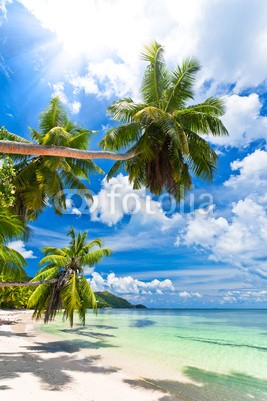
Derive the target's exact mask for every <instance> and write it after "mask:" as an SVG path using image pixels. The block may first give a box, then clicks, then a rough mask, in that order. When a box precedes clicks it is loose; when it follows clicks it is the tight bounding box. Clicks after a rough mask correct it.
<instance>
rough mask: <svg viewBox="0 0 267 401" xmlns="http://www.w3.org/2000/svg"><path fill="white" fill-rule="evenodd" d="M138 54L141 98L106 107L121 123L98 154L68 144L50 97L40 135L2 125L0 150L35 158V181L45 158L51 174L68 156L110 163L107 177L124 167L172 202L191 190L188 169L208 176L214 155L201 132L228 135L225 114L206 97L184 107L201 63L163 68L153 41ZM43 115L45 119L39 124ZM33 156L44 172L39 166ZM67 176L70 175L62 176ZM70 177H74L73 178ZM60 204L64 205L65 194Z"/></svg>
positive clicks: (133, 177)
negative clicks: (22, 134) (28, 137)
mask: <svg viewBox="0 0 267 401" xmlns="http://www.w3.org/2000/svg"><path fill="white" fill-rule="evenodd" d="M142 58H143V59H144V60H145V61H146V62H148V63H149V64H148V67H147V69H146V71H145V74H144V78H143V83H142V86H141V95H142V98H143V101H142V102H141V103H138V102H134V101H133V100H132V99H131V98H125V99H122V100H119V101H116V102H114V103H113V105H112V106H111V107H109V108H108V110H109V112H110V114H111V115H112V116H113V118H114V119H115V120H117V121H118V122H120V123H121V125H120V126H119V127H116V128H112V129H111V130H110V131H109V132H108V133H107V135H106V136H105V137H104V139H103V140H102V141H101V142H100V145H101V146H102V147H103V149H104V150H103V151H89V150H86V149H87V147H86V146H80V143H79V145H77V143H76V144H75V145H74V144H73V142H72V139H71V138H72V135H70V136H69V135H66V132H68V133H69V134H70V133H71V132H69V128H70V127H69V125H68V124H69V123H67V121H68V120H67V119H66V115H65V117H64V113H63V111H62V106H60V110H59V112H58V111H57V109H58V106H59V100H58V99H53V100H52V101H51V103H50V106H49V108H48V110H47V112H46V113H48V114H47V116H48V118H47V117H46V114H43V115H42V116H41V133H40V134H39V133H36V131H34V130H32V136H33V139H34V140H35V141H36V142H35V143H32V142H29V141H26V140H25V139H23V138H21V137H19V136H17V135H14V134H12V133H9V132H7V131H6V129H5V128H2V129H1V130H0V152H3V153H7V154H14V155H20V157H21V155H38V156H37V157H34V158H33V159H31V160H34V161H36V160H39V162H38V163H37V165H36V166H34V167H35V169H34V170H35V171H36V172H37V176H38V179H39V178H40V177H42V176H43V175H44V174H45V173H44V171H43V170H45V169H46V166H45V163H43V161H44V160H45V161H46V160H48V161H47V162H46V164H47V165H48V166H49V169H50V170H51V171H55V170H56V168H59V167H60V168H61V169H62V168H63V166H64V168H63V171H64V172H65V171H66V169H65V167H66V168H68V167H67V165H70V163H69V160H70V159H71V158H73V160H75V164H77V163H78V160H83V162H85V161H87V162H88V161H89V160H90V159H110V160H117V162H116V163H115V164H114V166H113V167H112V169H111V171H110V173H109V176H108V177H110V176H112V175H114V174H115V173H116V172H117V171H118V170H120V169H121V168H122V167H123V166H124V167H125V168H126V171H127V172H128V173H129V178H130V181H131V182H133V184H134V188H140V186H142V185H144V186H145V187H147V188H149V189H150V191H151V192H152V193H154V194H157V195H158V194H160V193H161V192H162V191H163V190H164V189H166V190H167V192H169V193H170V194H172V195H174V196H175V198H176V199H178V200H179V199H180V198H181V197H182V196H183V195H184V193H185V192H186V191H187V190H188V189H190V188H191V187H192V178H191V174H192V173H193V174H195V175H196V176H197V177H201V178H204V179H207V180H211V179H212V177H213V173H214V170H215V167H216V161H217V155H216V153H215V152H214V150H213V149H212V148H211V147H210V146H209V144H208V143H207V141H206V140H204V139H203V138H202V137H201V135H202V134H211V135H219V136H220V135H227V134H228V133H227V130H226V128H225V127H224V125H223V123H222V122H221V120H220V117H221V116H222V115H223V114H224V105H223V101H222V99H217V98H214V97H210V98H208V99H207V100H205V101H204V102H203V103H200V104H197V105H189V106H188V102H189V101H190V100H192V99H193V97H194V94H193V84H194V81H195V75H196V73H197V72H198V71H199V70H200V64H199V62H198V61H197V60H196V59H194V58H191V59H187V60H185V61H184V62H183V63H182V65H181V66H179V65H178V66H177V68H176V69H175V70H173V71H171V72H169V71H168V70H167V68H166V65H165V62H164V59H163V47H162V46H161V45H160V44H158V43H157V42H155V41H154V42H152V43H151V44H150V45H148V46H146V47H145V51H144V52H143V53H142ZM62 113H63V114H62ZM44 117H45V118H44ZM43 118H44V120H47V121H48V122H49V123H48V124H46V123H44V124H43ZM71 127H72V125H71ZM75 127H76V126H75ZM77 130H78V131H79V128H78V127H76V128H75V129H74V131H75V132H76V131H77ZM70 131H72V129H71V130H70ZM85 131H86V130H85ZM87 132H88V131H87ZM78 137H80V136H79V135H78ZM82 137H83V139H84V138H85V137H86V134H85V133H84V135H82ZM75 141H76V140H75ZM78 142H80V141H78ZM83 145H85V142H83ZM120 149H123V150H125V149H126V152H125V153H122V154H121V153H115V152H117V151H118V150H120ZM55 156H57V157H55ZM15 157H16V156H15ZM64 157H65V158H67V159H66V160H65V159H64ZM26 160H28V158H27V157H26ZM40 160H41V165H42V166H44V169H41V168H40V167H39V163H40ZM86 165H87V163H86ZM56 166H57V167H56ZM87 166H88V165H87ZM90 167H92V168H93V170H95V169H96V166H95V165H92V164H90ZM40 170H42V171H41V173H40ZM76 171H77V169H76ZM78 171H79V172H80V170H78ZM75 174H76V173H75ZM23 175H24V174H22V176H23ZM34 175H35V174H34ZM69 176H70V174H68V180H69V179H70V177H69ZM52 177H53V179H52V182H53V186H52V190H50V191H49V189H48V188H46V187H47V186H48V185H45V183H44V180H43V179H41V184H40V185H42V186H43V187H45V188H46V191H45V190H44V189H43V190H42V191H38V192H37V195H36V196H35V198H36V199H35V209H36V210H34V207H32V208H31V210H27V213H28V214H29V215H30V217H31V218H35V217H36V215H38V213H39V212H40V210H41V209H42V207H44V206H45V201H44V197H45V194H46V195H47V196H50V197H52V199H53V196H54V194H55V191H54V188H55V187H57V189H58V187H60V186H61V185H60V183H59V181H58V177H55V176H54V174H53V175H52ZM72 177H73V176H72ZM54 178H55V179H54ZM22 180H23V177H22ZM25 181H26V180H24V184H25ZM70 181H71V182H73V180H72V178H71V179H70ZM73 183H74V182H73ZM76 187H77V188H79V186H76ZM51 192H52V194H51ZM31 195H32V193H31V194H30V193H29V192H28V191H26V193H25V196H24V201H25V200H26V203H27V204H30V203H31V197H32V196H31ZM25 198H26V199H25ZM61 202H62V207H64V206H65V205H64V196H63V198H62V200H61ZM40 205H41V206H40ZM59 209H60V208H59ZM59 212H60V210H59Z"/></svg>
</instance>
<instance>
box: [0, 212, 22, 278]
mask: <svg viewBox="0 0 267 401" xmlns="http://www.w3.org/2000/svg"><path fill="white" fill-rule="evenodd" d="M24 233H25V227H24V225H23V223H22V222H21V221H20V220H19V219H18V218H16V217H15V216H13V215H12V214H11V213H10V212H9V211H8V209H6V208H2V207H0V278H1V281H7V280H18V279H19V280H23V279H24V278H26V273H25V270H24V267H25V266H26V265H27V262H26V260H25V259H24V257H23V256H22V255H21V254H20V253H19V252H17V251H15V250H14V249H12V248H10V247H9V246H7V242H8V241H9V240H11V239H14V238H19V237H21V236H23V234H24Z"/></svg>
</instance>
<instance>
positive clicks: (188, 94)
mask: <svg viewBox="0 0 267 401" xmlns="http://www.w3.org/2000/svg"><path fill="white" fill-rule="evenodd" d="M200 68H201V66H200V64H199V62H198V60H197V59H195V58H190V59H186V60H184V61H183V63H182V65H181V66H179V65H178V66H177V68H176V70H174V71H173V72H172V74H171V78H170V83H169V86H168V89H167V90H166V105H165V111H168V112H172V111H173V110H176V109H178V108H181V107H184V105H185V103H186V101H187V100H188V99H193V84H194V82H195V75H196V73H197V72H198V71H199V70H200Z"/></svg>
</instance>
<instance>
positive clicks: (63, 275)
mask: <svg viewBox="0 0 267 401" xmlns="http://www.w3.org/2000/svg"><path fill="white" fill-rule="evenodd" d="M67 235H68V236H69V237H70V243H69V247H67V248H53V247H45V248H43V252H44V254H45V257H44V258H43V259H42V260H41V261H40V263H39V265H40V266H41V265H45V266H44V267H43V268H42V269H41V270H40V271H39V272H38V273H37V275H36V276H35V277H34V278H33V280H32V281H39V280H52V279H55V282H54V283H53V284H52V285H51V284H40V285H39V286H38V287H37V288H36V290H35V291H34V292H33V294H32V295H31V297H30V299H29V303H28V306H29V307H30V308H33V309H34V314H33V317H35V318H37V319H39V318H41V317H42V315H43V313H44V321H45V323H47V322H49V321H51V320H52V319H53V318H54V317H55V315H56V313H57V312H58V311H59V310H61V309H63V310H64V317H65V318H66V319H68V320H69V322H70V325H71V326H73V318H74V311H75V310H76V311H78V314H79V317H80V320H81V322H82V323H83V324H85V315H86V310H87V309H88V308H92V309H94V310H96V308H97V303H96V299H95V296H94V293H93V290H92V288H91V287H90V285H89V283H88V281H87V279H86V277H85V275H84V269H85V268H86V267H88V266H94V265H96V264H97V263H99V262H100V261H101V259H102V258H103V257H105V256H109V255H110V254H111V250H110V249H108V248H102V241H101V240H100V239H95V240H94V241H91V242H87V241H86V237H87V232H84V233H78V235H76V234H75V231H74V229H73V228H72V229H71V230H70V231H69V232H68V234H67ZM95 247H98V248H99V249H95Z"/></svg>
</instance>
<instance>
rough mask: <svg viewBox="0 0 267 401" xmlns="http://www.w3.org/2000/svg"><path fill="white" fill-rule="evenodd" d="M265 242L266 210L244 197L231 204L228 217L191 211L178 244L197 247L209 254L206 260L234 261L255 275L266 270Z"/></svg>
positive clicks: (233, 262) (266, 250) (266, 253)
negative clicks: (192, 212)
mask: <svg viewBox="0 0 267 401" xmlns="http://www.w3.org/2000/svg"><path fill="white" fill-rule="evenodd" d="M266 241H267V214H266V211H265V209H264V208H263V206H262V205H260V204H258V203H256V202H255V201H253V200H252V199H249V198H245V199H244V200H239V201H238V202H237V203H235V204H234V205H233V206H232V210H231V215H230V217H229V219H228V220H227V219H225V218H223V217H217V218H216V217H214V216H212V215H211V214H206V215H201V214H198V213H195V214H194V215H193V216H191V218H190V219H189V221H188V225H187V228H186V230H185V232H184V233H182V234H180V235H179V240H178V244H179V243H180V242H181V243H184V244H186V245H187V246H192V245H194V246H197V247H199V248H200V249H203V250H206V251H208V252H209V253H210V256H209V259H210V260H214V261H218V262H224V263H230V264H234V265H236V266H239V267H242V268H243V269H245V271H248V272H251V273H254V274H257V275H258V276H259V275H260V274H262V275H264V273H266V272H267V264H266V262H264V260H266V258H267V248H266Z"/></svg>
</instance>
